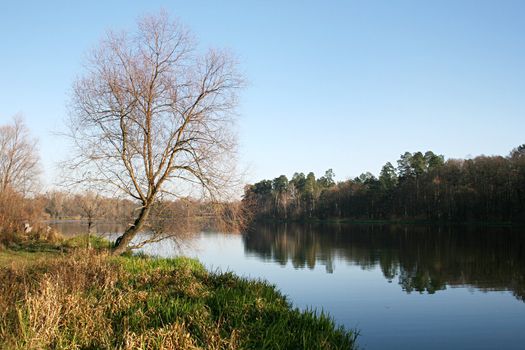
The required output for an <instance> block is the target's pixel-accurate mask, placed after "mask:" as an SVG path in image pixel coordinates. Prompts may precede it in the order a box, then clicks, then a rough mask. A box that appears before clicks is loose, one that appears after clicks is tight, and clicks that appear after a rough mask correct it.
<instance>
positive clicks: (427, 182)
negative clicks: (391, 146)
mask: <svg viewBox="0 0 525 350" xmlns="http://www.w3.org/2000/svg"><path fill="white" fill-rule="evenodd" d="M243 204H244V207H245V208H246V210H248V211H249V212H251V213H252V216H253V218H254V219H255V220H268V219H271V220H274V219H276V220H291V221H294V220H295V221H298V220H312V219H314V220H315V219H349V220H417V221H419V220H421V221H449V222H473V221H476V222H481V221H483V222H523V221H525V144H524V145H520V146H518V147H516V148H515V149H513V150H512V151H511V152H510V154H509V155H508V156H478V157H475V158H472V159H447V160H445V157H444V156H443V155H437V154H435V153H434V152H432V151H427V152H425V153H423V152H414V153H411V152H405V153H404V154H402V155H401V156H400V157H399V159H398V160H397V166H394V165H393V164H392V163H391V162H387V163H386V164H385V165H384V166H383V167H382V169H381V172H380V174H379V176H378V177H376V176H374V175H373V174H371V173H370V172H366V173H363V174H361V175H360V176H358V177H356V178H354V179H348V180H346V181H340V182H336V181H335V174H334V172H333V170H332V169H329V170H327V171H326V173H325V174H324V175H323V176H321V177H319V178H316V176H315V174H314V173H313V172H310V173H308V174H307V175H305V174H304V173H295V174H293V176H292V178H291V179H288V178H287V177H286V176H285V175H281V176H279V177H276V178H275V179H273V180H262V181H259V182H257V183H255V184H253V185H247V186H246V187H245V193H244V197H243Z"/></svg>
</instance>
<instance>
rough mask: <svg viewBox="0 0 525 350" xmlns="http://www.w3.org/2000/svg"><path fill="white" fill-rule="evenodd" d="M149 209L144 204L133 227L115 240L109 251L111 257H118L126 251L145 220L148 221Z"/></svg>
mask: <svg viewBox="0 0 525 350" xmlns="http://www.w3.org/2000/svg"><path fill="white" fill-rule="evenodd" d="M150 209H151V205H150V204H145V205H144V206H143V207H142V209H141V210H140V213H139V216H138V217H137V219H136V220H135V222H134V223H133V225H132V226H130V227H129V228H128V229H127V230H126V231H125V232H124V234H122V236H120V237H119V238H117V241H116V242H115V246H114V247H113V249H112V251H111V253H112V254H113V255H120V254H122V253H124V252H125V251H126V249H127V247H128V245H129V244H130V243H131V241H132V240H133V238H134V237H135V236H136V235H137V233H138V232H139V231H140V230H142V228H143V227H144V224H145V222H146V220H147V219H148V216H149V212H150Z"/></svg>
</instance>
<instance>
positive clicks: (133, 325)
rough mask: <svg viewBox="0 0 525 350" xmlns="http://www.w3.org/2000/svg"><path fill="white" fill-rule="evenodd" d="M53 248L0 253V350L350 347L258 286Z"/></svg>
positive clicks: (198, 270)
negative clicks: (0, 349)
mask: <svg viewBox="0 0 525 350" xmlns="http://www.w3.org/2000/svg"><path fill="white" fill-rule="evenodd" d="M53 246H54V247H55V248H54V249H51V248H50V247H48V250H47V251H38V250H37V249H33V251H31V250H24V249H23V248H22V247H20V248H19V249H18V250H13V249H3V250H1V251H0V295H1V296H2V298H0V348H2V349H4V348H6V349H42V348H44V349H48V348H49V349H352V348H354V347H355V344H354V343H355V342H354V340H355V334H354V333H352V332H348V331H345V330H344V329H342V328H337V327H336V326H335V325H334V323H333V321H332V320H331V319H330V318H329V317H328V316H326V315H324V314H316V313H314V312H310V311H305V312H301V311H299V310H297V309H294V308H293V307H292V306H291V304H290V303H289V302H288V301H287V300H286V298H285V297H283V296H282V295H281V294H280V293H279V292H278V291H277V290H276V289H275V288H274V287H273V286H271V285H269V284H267V283H265V282H261V281H254V280H247V279H244V278H240V277H238V276H235V275H234V274H232V273H210V272H208V271H206V270H205V269H204V267H203V266H202V265H201V264H200V263H199V262H198V261H196V260H192V259H188V258H176V259H156V258H148V257H111V256H108V255H107V254H106V253H104V252H103V251H100V250H99V251H96V250H90V251H88V250H85V249H79V248H74V246H75V245H71V246H73V247H71V246H70V247H67V245H66V248H65V249H64V247H63V246H59V245H53ZM57 248H59V249H57Z"/></svg>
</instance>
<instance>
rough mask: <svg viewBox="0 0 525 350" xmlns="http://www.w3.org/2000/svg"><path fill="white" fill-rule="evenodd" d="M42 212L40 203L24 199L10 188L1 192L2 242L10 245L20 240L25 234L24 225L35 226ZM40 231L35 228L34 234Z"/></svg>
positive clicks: (0, 227) (0, 240) (0, 236)
mask: <svg viewBox="0 0 525 350" xmlns="http://www.w3.org/2000/svg"><path fill="white" fill-rule="evenodd" d="M42 212H43V207H42V203H41V202H40V201H38V200H35V199H30V198H24V196H22V195H21V194H19V193H17V192H15V191H13V190H12V189H10V188H7V189H5V190H3V191H0V242H2V243H3V244H9V243H11V242H13V241H17V240H19V239H20V238H21V237H22V236H23V235H24V233H25V231H24V225H25V224H26V223H28V224H30V225H35V223H37V221H38V220H39V219H40V217H41V214H42ZM38 231H39V228H38V227H35V228H34V232H38Z"/></svg>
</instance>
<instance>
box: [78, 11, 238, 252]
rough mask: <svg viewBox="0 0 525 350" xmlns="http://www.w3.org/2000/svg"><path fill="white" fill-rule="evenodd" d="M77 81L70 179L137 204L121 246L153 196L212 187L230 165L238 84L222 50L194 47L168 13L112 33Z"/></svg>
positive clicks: (224, 179)
mask: <svg viewBox="0 0 525 350" xmlns="http://www.w3.org/2000/svg"><path fill="white" fill-rule="evenodd" d="M86 69H87V71H86V73H85V75H84V76H83V77H81V78H79V79H78V80H77V81H76V82H75V83H74V86H73V94H72V95H73V96H72V103H71V107H72V108H71V118H70V120H69V128H70V134H69V136H70V137H71V139H72V141H73V145H74V148H75V156H74V158H73V159H72V160H71V161H70V163H69V168H70V169H71V170H73V173H72V174H73V175H74V177H73V178H74V179H75V180H76V181H82V182H89V183H90V185H91V186H93V185H98V187H100V188H103V189H105V190H109V189H112V190H113V191H115V192H118V193H120V194H125V195H126V196H128V197H130V198H132V199H134V200H135V201H137V202H138V203H140V208H139V210H137V212H136V216H135V218H134V222H133V223H132V224H131V225H130V226H129V228H128V229H126V231H125V232H124V234H123V235H122V236H121V237H120V238H119V239H118V240H117V244H116V246H115V248H114V253H116V254H119V253H122V252H123V251H124V250H125V249H126V248H127V247H128V245H129V244H130V242H131V241H132V240H133V238H134V237H135V236H136V234H137V233H138V232H139V231H140V230H141V229H143V228H144V227H146V226H147V221H148V217H149V215H150V212H151V210H152V208H154V206H155V204H156V203H157V201H158V199H159V197H161V196H162V197H165V196H166V195H174V196H177V195H178V194H181V193H183V192H185V191H187V190H188V188H190V187H191V186H192V185H194V184H197V185H199V188H201V189H202V190H203V193H204V194H206V195H209V196H212V197H215V196H217V195H218V194H219V193H220V191H221V190H222V189H223V188H225V186H227V184H228V180H229V177H230V175H231V174H232V162H231V159H232V151H233V150H234V146H235V142H234V141H235V139H234V136H233V133H232V127H233V124H232V122H233V119H232V115H233V110H234V107H235V105H236V99H237V91H238V89H239V88H240V87H241V85H242V80H241V77H240V75H239V74H238V73H237V70H236V64H235V61H234V60H233V59H232V58H231V57H230V56H229V55H228V54H226V53H225V52H222V51H214V50H210V51H208V52H207V53H206V54H199V52H198V50H197V48H196V46H195V44H194V42H193V40H192V37H191V35H190V34H189V32H188V31H187V30H186V29H184V27H182V26H181V25H180V24H178V23H176V22H173V21H170V20H169V18H168V17H167V15H166V14H165V13H161V14H159V15H157V16H147V17H144V18H142V19H141V20H140V21H139V23H138V30H137V31H136V32H135V33H133V34H129V33H122V34H115V33H109V34H108V35H107V36H106V37H105V38H104V39H103V40H102V41H101V43H100V44H99V46H98V47H97V48H96V49H95V50H93V51H92V52H91V55H90V56H89V60H88V62H87V64H86Z"/></svg>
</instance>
